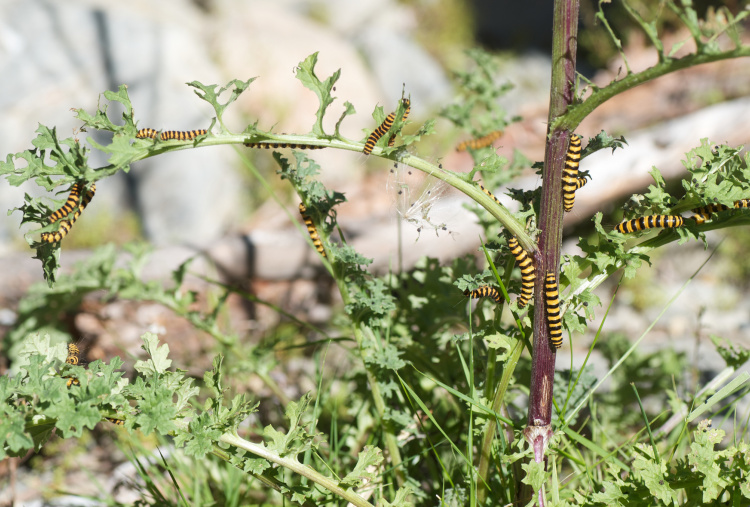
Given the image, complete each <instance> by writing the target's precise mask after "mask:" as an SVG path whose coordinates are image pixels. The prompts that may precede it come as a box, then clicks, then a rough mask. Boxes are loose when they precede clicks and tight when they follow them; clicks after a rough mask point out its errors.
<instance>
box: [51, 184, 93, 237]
mask: <svg viewBox="0 0 750 507" xmlns="http://www.w3.org/2000/svg"><path fill="white" fill-rule="evenodd" d="M95 192H96V184H93V185H91V188H90V189H89V191H88V192H86V195H85V196H84V197H83V200H82V201H81V205H80V207H79V208H78V210H77V211H76V212H75V213H74V214H73V216H72V217H71V218H69V219H68V220H62V221H61V222H60V226H59V229H58V230H57V231H56V232H43V233H42V241H43V242H45V243H57V242H58V241H60V240H61V239H63V238H64V237H65V236H66V235H67V234H68V233H69V232H70V229H71V228H72V227H73V224H74V223H75V221H76V220H78V217H79V216H81V212H82V211H83V210H84V208H86V206H88V204H89V203H90V202H91V199H93V198H94V193H95ZM55 213H56V212H55Z"/></svg>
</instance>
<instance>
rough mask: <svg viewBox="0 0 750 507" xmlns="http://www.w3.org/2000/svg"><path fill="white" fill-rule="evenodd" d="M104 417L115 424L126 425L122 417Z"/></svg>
mask: <svg viewBox="0 0 750 507" xmlns="http://www.w3.org/2000/svg"><path fill="white" fill-rule="evenodd" d="M104 419H105V420H106V421H107V422H111V423H112V424H114V425H115V426H124V425H125V421H123V420H122V419H115V418H114V417H105V418H104Z"/></svg>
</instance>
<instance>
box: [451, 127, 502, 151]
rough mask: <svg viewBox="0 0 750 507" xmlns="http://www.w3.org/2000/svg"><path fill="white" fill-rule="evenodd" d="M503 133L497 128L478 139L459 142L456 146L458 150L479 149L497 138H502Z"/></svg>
mask: <svg viewBox="0 0 750 507" xmlns="http://www.w3.org/2000/svg"><path fill="white" fill-rule="evenodd" d="M502 135H503V131H502V130H495V131H493V132H490V133H489V134H487V135H486V136H482V137H480V138H478V139H469V140H468V141H464V142H461V143H458V146H456V151H466V149H467V148H468V149H470V150H478V149H479V148H484V147H486V146H490V145H491V144H492V143H494V142H495V141H496V140H497V139H500V136H502Z"/></svg>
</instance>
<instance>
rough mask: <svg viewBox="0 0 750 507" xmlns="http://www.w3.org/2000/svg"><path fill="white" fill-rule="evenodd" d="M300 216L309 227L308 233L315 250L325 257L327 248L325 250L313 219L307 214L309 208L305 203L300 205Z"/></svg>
mask: <svg viewBox="0 0 750 507" xmlns="http://www.w3.org/2000/svg"><path fill="white" fill-rule="evenodd" d="M299 214H300V215H302V221H303V222H305V225H306V226H307V233H308V234H309V235H310V239H312V242H313V245H315V249H316V250H317V251H318V253H319V254H320V255H322V256H323V257H325V256H326V251H325V248H323V242H322V241H320V236H318V230H317V229H316V228H315V224H314V223H313V221H312V218H310V216H309V215H308V214H307V207H305V205H304V204H303V203H299Z"/></svg>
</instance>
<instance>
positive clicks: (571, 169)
mask: <svg viewBox="0 0 750 507" xmlns="http://www.w3.org/2000/svg"><path fill="white" fill-rule="evenodd" d="M580 161H581V138H580V136H578V135H576V134H571V135H570V146H569V147H568V152H567V154H566V155H565V168H564V169H563V176H562V183H563V185H562V190H563V209H564V210H565V211H570V210H572V209H573V204H574V203H575V200H576V190H577V189H579V188H581V187H582V186H583V185H585V184H586V180H585V179H584V180H583V183H582V184H581V181H580V180H581V178H579V177H578V164H579V163H580Z"/></svg>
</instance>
